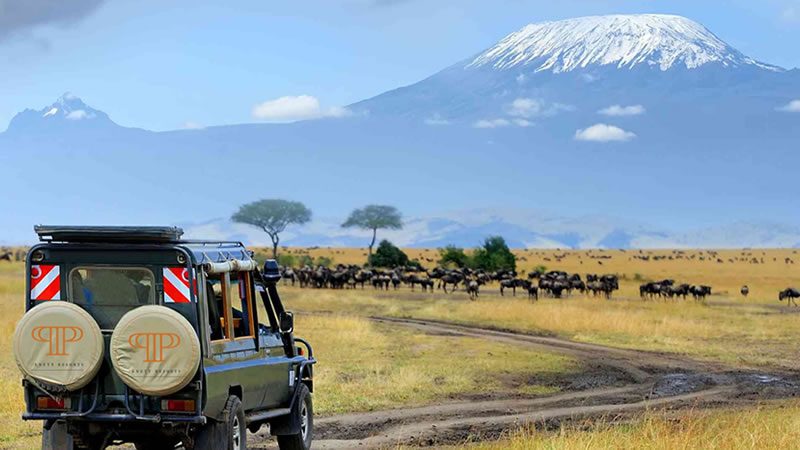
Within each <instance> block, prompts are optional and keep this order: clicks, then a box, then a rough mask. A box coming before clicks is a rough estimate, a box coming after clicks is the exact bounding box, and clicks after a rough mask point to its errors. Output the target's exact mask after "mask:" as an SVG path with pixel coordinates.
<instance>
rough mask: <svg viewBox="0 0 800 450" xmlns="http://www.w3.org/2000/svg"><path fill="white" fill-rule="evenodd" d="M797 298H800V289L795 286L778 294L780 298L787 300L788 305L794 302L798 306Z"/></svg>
mask: <svg viewBox="0 0 800 450" xmlns="http://www.w3.org/2000/svg"><path fill="white" fill-rule="evenodd" d="M796 298H800V291H798V290H797V289H795V288H786V289H784V290H782V291H781V292H780V294H778V300H779V301H783V300H786V305H787V306H789V305H790V304H794V306H797V302H796V301H795V299H796Z"/></svg>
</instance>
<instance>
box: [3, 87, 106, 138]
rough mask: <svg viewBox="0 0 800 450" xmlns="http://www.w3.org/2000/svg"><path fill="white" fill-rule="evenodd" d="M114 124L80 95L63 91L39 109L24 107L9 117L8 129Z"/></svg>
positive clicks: (43, 128) (45, 128)
mask: <svg viewBox="0 0 800 450" xmlns="http://www.w3.org/2000/svg"><path fill="white" fill-rule="evenodd" d="M79 124H81V125H83V126H84V127H85V126H89V125H90V124H91V126H92V127H106V126H116V124H115V123H114V122H112V121H111V119H110V118H109V117H108V115H107V114H106V113H104V112H103V111H100V110H97V109H94V108H92V107H91V106H89V105H87V104H86V103H84V101H83V100H81V99H80V97H78V96H76V95H74V94H72V93H70V92H65V93H64V94H63V95H61V96H60V97H58V98H57V99H56V101H55V102H53V103H52V104H50V105H49V106H45V107H44V108H42V109H40V110H33V109H26V110H25V111H22V112H21V113H19V114H17V115H16V116H14V118H13V119H11V123H10V124H9V125H8V131H24V130H29V131H30V130H47V129H54V128H64V127H75V126H78V125H79Z"/></svg>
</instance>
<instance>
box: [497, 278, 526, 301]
mask: <svg viewBox="0 0 800 450" xmlns="http://www.w3.org/2000/svg"><path fill="white" fill-rule="evenodd" d="M526 283H529V282H527V281H525V280H520V279H516V278H515V279H511V280H502V281H501V282H500V295H501V296H504V295H505V293H504V291H505V290H506V289H511V293H512V294H511V295H513V296H514V297H516V296H517V288H524V287H525V286H526Z"/></svg>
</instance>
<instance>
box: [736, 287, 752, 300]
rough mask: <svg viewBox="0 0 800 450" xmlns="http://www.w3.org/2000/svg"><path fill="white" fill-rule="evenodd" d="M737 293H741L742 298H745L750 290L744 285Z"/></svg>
mask: <svg viewBox="0 0 800 450" xmlns="http://www.w3.org/2000/svg"><path fill="white" fill-rule="evenodd" d="M739 292H741V293H742V297H744V298H747V296H748V295H749V294H750V288H749V287H747V285H744V286H742V289H741V290H740V291H739Z"/></svg>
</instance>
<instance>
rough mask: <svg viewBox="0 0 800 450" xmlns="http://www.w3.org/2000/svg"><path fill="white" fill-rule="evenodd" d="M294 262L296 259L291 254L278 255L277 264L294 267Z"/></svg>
mask: <svg viewBox="0 0 800 450" xmlns="http://www.w3.org/2000/svg"><path fill="white" fill-rule="evenodd" d="M296 262H297V260H296V258H295V257H294V256H293V255H289V254H287V253H281V254H279V255H278V264H280V265H282V266H283V267H294V265H295V263H296Z"/></svg>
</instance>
